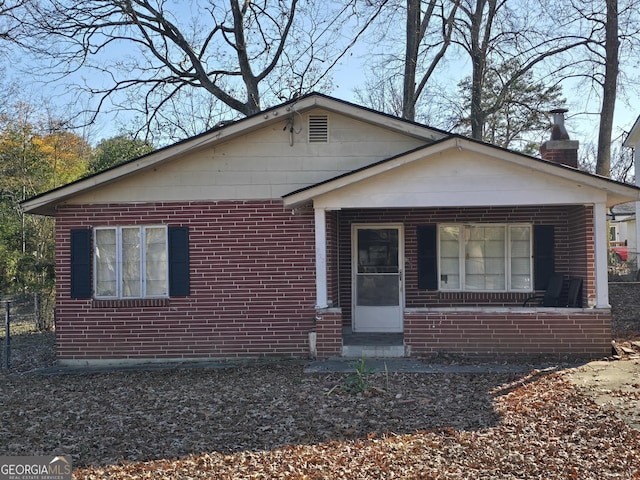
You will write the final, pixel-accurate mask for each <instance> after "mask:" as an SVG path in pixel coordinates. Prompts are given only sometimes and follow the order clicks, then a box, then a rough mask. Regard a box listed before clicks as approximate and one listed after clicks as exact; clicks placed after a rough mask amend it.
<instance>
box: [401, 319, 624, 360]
mask: <svg viewBox="0 0 640 480" xmlns="http://www.w3.org/2000/svg"><path fill="white" fill-rule="evenodd" d="M544 310H546V309H538V310H532V311H524V310H521V311H517V309H513V310H508V311H502V312H501V311H500V310H496V311H494V312H490V311H487V312H482V311H473V310H472V309H464V310H458V309H455V310H448V309H439V310H435V311H428V312H427V311H407V312H405V314H404V322H405V324H404V328H405V331H404V339H405V343H406V344H407V345H409V346H410V347H411V356H416V357H434V356H438V355H441V354H450V355H461V356H471V357H474V356H480V357H489V356H493V357H495V356H499V355H507V356H518V357H525V358H530V357H554V358H564V357H570V358H598V357H602V356H606V355H609V354H610V353H611V312H610V310H590V309H582V310H575V309H567V310H561V309H553V310H550V311H544Z"/></svg>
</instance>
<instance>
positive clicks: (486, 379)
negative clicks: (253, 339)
mask: <svg viewBox="0 0 640 480" xmlns="http://www.w3.org/2000/svg"><path fill="white" fill-rule="evenodd" d="M344 378H345V376H344V375H338V374H314V375H305V374H304V373H303V368H302V366H300V365H295V364H285V365H271V366H247V367H236V368H228V369H219V370H212V369H191V370H175V369H174V370H155V371H134V372H122V371H121V372H111V373H100V374H81V375H58V376H35V375H11V376H8V375H4V376H3V378H2V386H1V387H0V392H2V395H1V396H0V411H2V412H3V421H2V423H1V424H0V445H3V452H2V453H3V454H5V455H36V454H52V453H68V454H71V455H72V457H73V461H74V467H76V470H75V472H74V476H75V478H86V479H103V478H118V479H145V478H167V479H174V478H175V479H178V478H180V479H183V478H220V479H243V478H251V479H254V478H255V479H271V478H287V479H296V478H298V479H316V478H317V479H319V478H348V479H360V478H363V479H364V478H366V479H368V478H376V479H378V478H426V479H429V478H433V479H440V478H442V479H444V478H446V479H467V478H468V479H520V478H544V479H554V478H558V479H559V478H562V479H571V478H576V479H591V478H593V479H606V478H621V479H633V478H640V434H639V433H638V432H637V431H635V430H631V429H629V428H628V427H627V426H626V425H625V424H624V422H622V421H621V420H620V419H618V417H616V416H615V415H614V413H613V412H611V411H608V410H606V409H602V408H600V407H598V406H597V405H596V404H595V403H593V402H592V401H591V400H589V399H588V398H586V397H584V396H582V395H581V394H580V393H579V392H578V390H577V389H576V388H575V387H574V386H573V385H572V384H570V383H568V382H567V381H565V380H564V379H563V377H562V375H559V374H555V373H552V374H548V373H546V372H532V373H531V374H530V375H495V374H493V375H452V374H448V375H445V374H438V375H434V374H409V373H403V374H388V375H385V374H383V373H376V374H374V375H372V376H371V377H370V378H371V382H370V383H371V386H372V390H371V391H370V392H365V394H359V395H353V394H345V393H332V394H328V393H329V392H330V391H331V390H332V388H333V387H334V386H335V385H336V384H339V383H340V382H342V381H344ZM334 392H335V390H334Z"/></svg>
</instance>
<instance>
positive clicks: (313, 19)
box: [25, 0, 366, 124]
mask: <svg viewBox="0 0 640 480" xmlns="http://www.w3.org/2000/svg"><path fill="white" fill-rule="evenodd" d="M336 5H337V4H335V3H328V4H326V3H324V2H309V3H305V2H300V1H299V0H277V1H269V0H259V1H258V0H253V1H251V0H228V1H227V2H224V3H223V2H220V1H214V0H208V1H206V0H202V1H194V2H187V3H177V2H169V1H168V0H82V1H80V0H49V1H47V2H41V3H40V4H39V6H38V7H37V8H36V7H33V8H31V9H29V10H28V14H29V15H28V17H27V21H26V25H25V26H26V27H28V28H30V29H32V30H33V32H34V33H35V34H34V37H33V40H34V41H33V42H32V43H31V45H30V47H31V49H32V51H34V52H37V53H39V54H40V55H41V56H42V57H45V58H48V59H49V60H50V61H51V62H53V63H52V64H51V67H52V68H51V69H50V71H49V72H47V73H58V74H59V75H60V76H67V77H69V78H71V77H72V76H74V75H75V76H74V77H73V78H74V80H73V81H76V82H77V80H76V79H77V77H78V75H80V74H82V75H84V77H85V78H86V80H85V81H86V85H85V87H86V90H88V91H89V92H90V93H91V94H92V95H93V96H94V97H95V98H96V100H97V106H96V107H95V112H94V113H97V112H100V111H104V110H106V109H109V108H113V109H116V110H123V109H134V110H136V114H137V115H139V116H142V117H143V118H144V121H145V123H147V124H148V123H150V122H152V121H153V120H154V119H155V120H157V121H158V123H160V124H161V123H162V120H161V117H163V116H165V117H166V114H164V113H163V111H165V110H164V109H165V108H166V107H169V106H171V105H172V101H173V100H174V99H175V98H177V97H180V96H189V95H191V94H192V93H193V92H195V91H202V90H204V91H206V92H207V93H208V94H210V95H211V96H213V97H214V98H215V99H216V100H217V102H218V105H219V106H220V107H221V110H224V109H225V108H226V109H227V111H228V112H234V113H235V115H252V114H255V113H256V112H259V111H260V110H261V109H262V108H263V107H264V105H263V103H264V100H265V97H266V98H270V99H275V98H280V99H282V98H290V97H292V96H293V95H295V94H299V93H300V92H304V91H308V90H310V89H313V88H315V87H317V86H318V85H322V82H327V81H330V73H329V72H330V68H331V66H333V65H334V64H335V62H336V61H337V59H338V58H340V56H341V55H344V53H345V51H346V50H347V49H348V48H349V47H351V46H352V43H349V42H344V41H340V42H337V38H338V37H339V36H340V35H344V34H345V33H344V29H343V27H346V26H347V25H349V26H351V25H352V24H350V23H348V22H350V21H351V20H352V19H353V18H358V19H359V17H358V15H359V12H358V11H357V10H356V6H357V0H349V1H348V2H345V3H344V4H339V5H338V7H336ZM359 20H360V19H359ZM364 25H366V22H364ZM364 25H363V24H361V23H358V24H356V26H355V27H354V28H353V30H352V31H350V32H349V33H350V34H352V37H351V38H350V40H352V41H353V39H354V38H357V36H358V35H359V34H360V33H361V30H362V29H363V28H364ZM338 45H339V46H340V47H341V49H338ZM43 46H44V48H41V47H43ZM103 85H104V86H103ZM263 90H264V91H263Z"/></svg>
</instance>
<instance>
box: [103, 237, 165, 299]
mask: <svg viewBox="0 0 640 480" xmlns="http://www.w3.org/2000/svg"><path fill="white" fill-rule="evenodd" d="M127 229H138V230H139V232H140V289H139V291H140V295H139V296H126V297H125V296H123V292H122V291H123V274H122V259H123V252H122V231H123V230H127ZM148 229H154V230H158V229H162V230H164V239H165V252H166V255H167V261H166V265H165V279H166V285H165V293H164V294H163V295H147V278H146V271H147V268H146V257H147V255H146V235H147V230H148ZM101 230H102V231H105V230H111V231H115V233H116V262H115V264H116V294H115V295H108V296H107V295H99V294H98V261H97V254H98V235H97V233H96V232H98V231H101ZM93 291H94V298H96V299H100V300H103V299H104V300H106V299H109V300H113V299H118V300H129V299H140V298H169V235H168V229H167V226H166V225H123V226H117V227H95V228H94V235H93Z"/></svg>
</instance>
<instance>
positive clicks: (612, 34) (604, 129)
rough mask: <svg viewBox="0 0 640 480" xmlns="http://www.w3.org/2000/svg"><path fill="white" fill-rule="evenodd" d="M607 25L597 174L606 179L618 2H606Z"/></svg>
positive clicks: (615, 75)
mask: <svg viewBox="0 0 640 480" xmlns="http://www.w3.org/2000/svg"><path fill="white" fill-rule="evenodd" d="M606 5H607V23H606V26H605V34H606V37H605V46H604V47H605V73H604V82H603V85H602V109H601V111H600V128H599V131H598V157H597V160H596V173H597V174H598V175H602V176H604V177H609V176H611V134H612V130H613V114H614V111H615V106H616V93H617V85H618V71H619V63H618V50H619V48H620V40H619V39H618V1H617V0H606Z"/></svg>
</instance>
